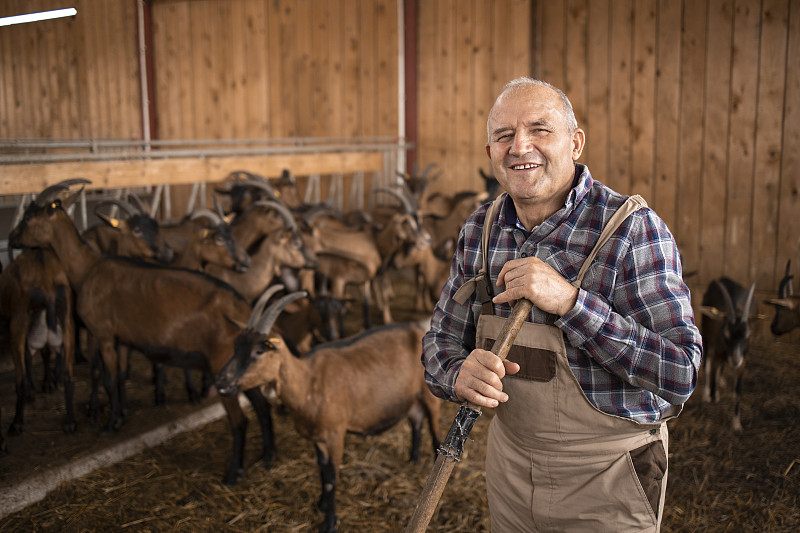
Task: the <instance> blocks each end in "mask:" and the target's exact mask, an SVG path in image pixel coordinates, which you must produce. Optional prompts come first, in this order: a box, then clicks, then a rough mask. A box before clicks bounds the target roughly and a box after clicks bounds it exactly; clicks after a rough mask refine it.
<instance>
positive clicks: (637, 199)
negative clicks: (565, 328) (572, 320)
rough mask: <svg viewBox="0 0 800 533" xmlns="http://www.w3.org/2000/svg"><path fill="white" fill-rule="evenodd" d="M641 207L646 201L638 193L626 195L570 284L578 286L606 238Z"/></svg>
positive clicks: (644, 205)
mask: <svg viewBox="0 0 800 533" xmlns="http://www.w3.org/2000/svg"><path fill="white" fill-rule="evenodd" d="M643 207H647V202H645V200H644V198H642V197H641V196H639V195H638V194H634V195H633V196H630V197H628V199H627V200H625V203H624V204H622V206H621V207H620V208H619V209H617V211H616V212H615V213H614V215H613V216H612V217H611V219H610V220H609V221H608V223H607V224H606V225H605V227H604V228H603V232H602V233H601V234H600V238H599V239H598V240H597V244H595V246H594V248H593V249H592V251H591V252H590V253H589V255H588V257H586V261H584V262H583V265H582V266H581V270H580V271H579V272H578V277H577V279H576V280H575V281H574V282H573V283H572V285H574V286H575V287H578V288H580V286H581V283H582V282H583V277H584V276H585V275H586V271H587V270H589V267H590V266H591V265H592V261H594V258H595V257H596V256H597V253H598V252H599V251H600V248H602V247H603V245H604V244H605V243H606V242H608V240H609V239H610V238H611V236H612V235H613V234H614V232H615V231H617V228H619V227H620V225H622V223H623V222H624V221H625V219H626V218H628V216H630V215H631V213H635V212H636V211H638V210H639V209H641V208H643Z"/></svg>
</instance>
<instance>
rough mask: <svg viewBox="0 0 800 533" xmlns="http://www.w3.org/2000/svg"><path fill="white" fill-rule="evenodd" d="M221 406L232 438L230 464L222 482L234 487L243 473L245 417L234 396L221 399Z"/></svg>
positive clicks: (245, 432) (245, 433)
mask: <svg viewBox="0 0 800 533" xmlns="http://www.w3.org/2000/svg"><path fill="white" fill-rule="evenodd" d="M222 405H223V406H224V407H225V411H226V412H227V414H228V421H229V422H230V424H231V435H232V437H233V453H232V455H231V462H230V465H229V466H228V473H227V474H225V477H224V478H223V480H222V482H223V483H224V484H225V485H229V486H230V485H236V482H237V480H238V479H239V476H240V475H241V474H242V473H244V447H245V437H246V435H247V423H248V422H247V417H245V416H244V413H243V412H242V408H241V406H240V405H239V399H238V398H237V397H236V396H233V397H223V398H222Z"/></svg>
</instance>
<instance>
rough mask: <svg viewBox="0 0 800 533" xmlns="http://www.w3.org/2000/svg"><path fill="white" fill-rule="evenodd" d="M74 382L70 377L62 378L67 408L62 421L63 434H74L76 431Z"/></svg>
mask: <svg viewBox="0 0 800 533" xmlns="http://www.w3.org/2000/svg"><path fill="white" fill-rule="evenodd" d="M74 402H75V382H74V381H72V376H70V375H67V376H65V377H64V403H65V404H66V407H67V415H66V418H65V419H64V433H74V432H75V430H76V429H78V423H77V422H76V421H75V404H74Z"/></svg>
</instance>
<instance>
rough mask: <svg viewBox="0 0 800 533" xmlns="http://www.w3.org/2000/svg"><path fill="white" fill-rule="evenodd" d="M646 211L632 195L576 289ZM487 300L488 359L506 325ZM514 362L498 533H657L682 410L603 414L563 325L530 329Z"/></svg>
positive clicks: (492, 475)
mask: <svg viewBox="0 0 800 533" xmlns="http://www.w3.org/2000/svg"><path fill="white" fill-rule="evenodd" d="M500 198H502V196H501V197H500ZM499 205H500V199H498V201H496V202H494V203H493V204H492V206H491V207H490V209H489V211H488V212H487V216H486V222H485V223H484V231H483V238H482V246H483V270H482V273H485V272H488V270H487V246H488V242H489V233H490V232H491V227H492V223H493V221H494V219H495V216H496V212H497V210H498V209H499ZM646 205H647V204H646V203H645V202H644V200H643V199H642V198H641V197H639V196H632V197H630V198H629V199H628V201H626V203H625V204H624V205H623V206H622V207H620V209H619V210H618V211H617V212H616V213H615V214H614V216H613V217H612V218H611V220H610V221H609V223H608V224H607V225H606V227H605V228H604V230H603V233H602V234H601V236H600V240H599V241H598V243H597V245H596V246H595V248H594V249H593V250H592V253H591V254H589V257H587V259H586V261H585V263H584V264H583V266H582V268H581V270H580V272H579V274H578V277H577V279H576V280H575V282H574V283H573V285H574V286H575V287H580V285H581V282H582V280H583V277H584V274H585V273H586V271H587V269H588V267H589V265H591V262H592V260H593V258H594V257H595V255H596V254H597V252H598V251H599V250H600V248H601V247H602V246H603V245H604V244H605V243H606V241H607V240H608V239H609V237H610V236H611V235H612V234H613V233H614V231H616V229H617V228H618V227H619V225H620V224H621V223H622V221H623V220H625V218H626V217H627V216H628V215H629V214H630V213H633V212H634V211H636V210H638V209H640V208H641V207H645V206H646ZM478 278H480V275H479V276H478ZM473 279H477V278H473ZM484 279H485V280H488V279H489V277H488V274H487V275H486V276H485V277H484ZM470 281H472V280H470ZM488 282H489V283H491V280H489V281H488ZM480 284H481V282H480V281H478V282H477V283H474V284H473V283H470V282H467V283H466V284H465V287H462V288H463V289H464V291H459V292H461V294H458V293H457V295H456V299H457V300H459V299H465V298H466V297H468V295H469V294H470V293H471V292H472V288H469V287H467V286H466V285H473V287H475V286H477V287H478V288H479V290H478V293H479V295H480V294H481V292H484V293H485V292H486V291H485V289H484V290H483V291H482V290H481V289H480V287H479V286H480ZM482 301H483V302H484V306H483V311H482V313H481V315H480V317H479V319H478V327H477V347H480V348H484V349H486V350H489V349H491V346H492V344H493V343H494V340H495V339H497V336H498V335H499V334H500V331H501V330H502V328H503V324H504V323H505V320H506V319H504V318H501V317H499V316H496V315H494V311H493V308H492V305H491V300H489V301H488V303H487V302H486V300H485V299H482ZM508 359H509V360H511V361H514V362H517V363H519V364H520V366H521V370H520V372H519V373H517V374H515V375H514V376H506V377H505V378H504V379H503V390H504V391H505V392H506V393H507V394H508V397H509V400H508V402H506V403H504V404H501V405H500V406H499V407H498V408H497V409H496V410H495V412H496V416H495V417H494V418H493V419H492V422H491V424H490V426H489V436H488V444H487V454H486V490H487V495H488V499H489V510H490V513H491V524H492V531H493V533H503V532H513V533H518V532H525V531H532V532H533V531H535V532H545V531H548V532H550V531H552V532H578V531H586V532H592V533H597V532H601V531H608V532H614V533H622V532H631V531H647V532H657V531H659V528H660V523H661V516H662V514H663V507H664V494H665V492H666V486H667V483H666V481H667V475H666V472H667V453H668V451H667V442H668V436H667V426H666V424H665V423H664V422H665V421H666V420H667V419H669V418H672V417H674V416H677V414H678V413H680V410H681V406H674V407H673V408H672V409H671V410H670V412H669V413H667V415H668V416H666V417H665V418H664V419H663V420H662V421H661V422H658V423H653V424H642V423H638V422H634V421H632V420H630V419H627V418H622V417H618V416H613V415H609V414H606V413H604V412H602V411H600V410H599V409H597V408H596V407H594V405H592V404H591V403H590V402H589V400H588V399H587V398H586V396H585V395H584V393H583V390H582V389H581V386H580V384H579V383H578V380H577V379H576V378H575V375H574V374H573V372H572V370H571V369H570V367H569V362H568V360H567V352H566V348H565V345H564V335H563V333H562V332H561V330H560V329H558V328H557V327H555V326H551V325H547V324H534V323H531V322H526V323H525V324H524V325H523V327H522V329H521V330H520V333H519V335H518V336H517V338H516V341H515V343H514V346H513V347H512V348H511V350H510V351H509V354H508Z"/></svg>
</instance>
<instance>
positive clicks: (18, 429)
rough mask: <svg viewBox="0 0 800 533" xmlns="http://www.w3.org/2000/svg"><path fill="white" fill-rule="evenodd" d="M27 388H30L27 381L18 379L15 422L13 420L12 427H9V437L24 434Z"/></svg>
mask: <svg viewBox="0 0 800 533" xmlns="http://www.w3.org/2000/svg"><path fill="white" fill-rule="evenodd" d="M26 388H28V385H27V381H26V379H25V378H24V377H23V378H22V379H17V403H16V408H15V411H14V420H12V421H11V425H10V426H8V434H9V435H21V434H22V428H23V426H24V425H25V424H24V421H25V401H26V400H25V396H26V390H25V389H26Z"/></svg>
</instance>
